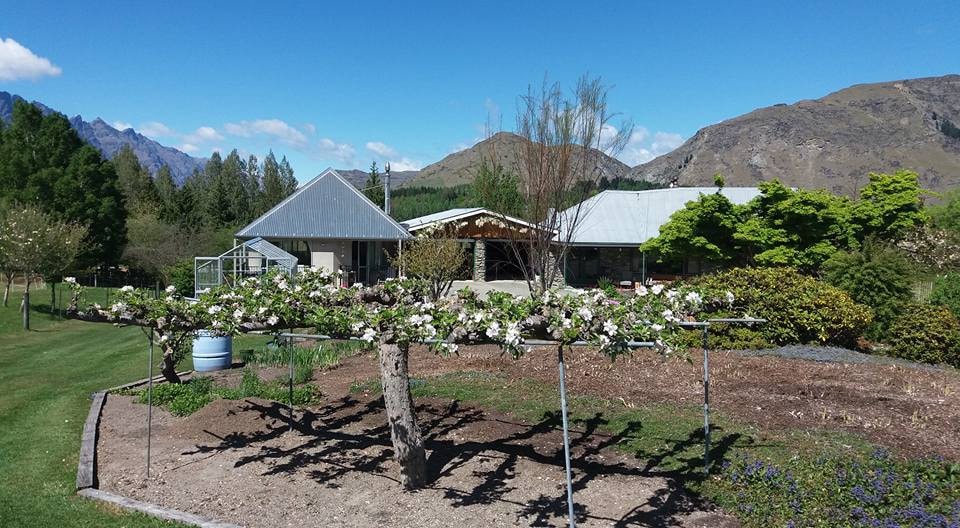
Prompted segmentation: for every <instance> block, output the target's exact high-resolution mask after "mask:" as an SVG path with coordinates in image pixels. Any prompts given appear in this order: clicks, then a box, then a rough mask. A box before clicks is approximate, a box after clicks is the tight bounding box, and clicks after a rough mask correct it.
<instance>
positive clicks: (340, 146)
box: [316, 138, 357, 164]
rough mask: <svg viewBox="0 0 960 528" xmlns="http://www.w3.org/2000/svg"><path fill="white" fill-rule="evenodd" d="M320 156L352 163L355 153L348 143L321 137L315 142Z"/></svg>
mask: <svg viewBox="0 0 960 528" xmlns="http://www.w3.org/2000/svg"><path fill="white" fill-rule="evenodd" d="M316 153H317V154H318V155H319V156H320V157H323V158H326V159H334V160H337V161H338V162H340V163H344V164H352V163H353V159H354V155H355V154H356V153H357V151H356V149H354V148H353V145H350V144H349V143H337V142H336V141H334V140H332V139H330V138H322V139H320V141H319V142H318V143H317V152H316Z"/></svg>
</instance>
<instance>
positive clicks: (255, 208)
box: [243, 154, 266, 223]
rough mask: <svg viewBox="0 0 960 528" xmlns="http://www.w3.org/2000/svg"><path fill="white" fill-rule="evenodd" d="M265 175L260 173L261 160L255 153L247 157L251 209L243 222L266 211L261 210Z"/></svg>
mask: <svg viewBox="0 0 960 528" xmlns="http://www.w3.org/2000/svg"><path fill="white" fill-rule="evenodd" d="M262 180H263V177H262V175H261V173H260V161H259V160H258V159H257V157H256V156H254V155H253V154H251V155H250V158H248V159H247V177H246V183H247V203H249V204H250V209H249V210H248V211H247V214H246V216H245V217H244V218H243V222H244V223H247V222H250V221H252V220H253V219H254V218H256V217H258V216H260V215H261V214H263V213H264V212H266V211H262V210H260V204H261V203H263V189H262V187H261V184H262Z"/></svg>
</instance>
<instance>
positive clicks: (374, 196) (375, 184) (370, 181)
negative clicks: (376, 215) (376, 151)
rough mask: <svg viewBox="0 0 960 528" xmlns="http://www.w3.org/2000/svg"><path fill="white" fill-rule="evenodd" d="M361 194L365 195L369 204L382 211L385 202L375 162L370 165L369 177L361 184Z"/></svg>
mask: <svg viewBox="0 0 960 528" xmlns="http://www.w3.org/2000/svg"><path fill="white" fill-rule="evenodd" d="M363 194H365V195H366V196H367V198H370V201H371V202H373V203H375V204H377V205H378V206H379V207H380V208H381V209H383V204H384V200H385V198H384V190H383V182H382V181H381V180H380V171H379V170H378V169H377V162H376V161H374V162H373V163H371V164H370V176H368V177H367V181H366V183H364V184H363Z"/></svg>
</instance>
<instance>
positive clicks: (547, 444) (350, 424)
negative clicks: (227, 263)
mask: <svg viewBox="0 0 960 528" xmlns="http://www.w3.org/2000/svg"><path fill="white" fill-rule="evenodd" d="M242 411H245V412H254V413H258V414H259V418H260V419H261V420H262V422H263V423H265V424H274V425H272V426H267V427H266V428H264V429H262V430H260V431H257V432H252V433H231V434H228V435H226V436H218V435H214V434H213V433H211V432H209V431H207V434H208V435H210V437H211V440H213V442H212V443H209V444H198V445H197V446H196V448H195V450H193V451H190V452H187V453H183V454H184V455H194V454H211V455H213V454H217V453H220V452H226V451H230V450H235V449H239V448H249V447H254V448H256V447H257V446H260V448H259V450H258V451H257V452H256V453H255V454H248V455H245V456H241V457H240V458H239V459H238V460H237V462H236V466H237V467H239V466H244V465H247V464H251V463H264V464H265V465H266V466H267V467H268V468H269V469H268V470H267V471H265V472H264V474H265V475H277V474H294V473H301V474H304V475H307V476H309V478H311V479H313V480H314V481H316V482H318V483H320V484H322V485H325V486H328V487H331V488H337V487H339V486H340V484H339V483H340V482H341V480H342V479H345V478H350V476H351V474H355V473H357V472H362V473H364V474H368V475H376V476H377V477H380V478H384V479H389V480H393V481H396V479H395V478H394V474H395V466H393V465H392V460H391V457H392V455H393V453H392V449H391V444H390V435H389V431H388V430H387V426H386V423H385V419H384V416H383V406H382V401H381V400H379V399H369V400H361V399H358V398H355V397H353V396H347V397H344V398H342V399H340V400H335V401H333V402H331V403H329V404H328V405H325V406H323V407H321V408H317V409H312V410H305V411H303V412H298V413H297V415H296V417H295V421H294V422H293V424H292V427H293V429H294V430H295V431H296V433H298V436H297V437H296V438H297V441H296V442H295V445H292V446H289V445H285V446H284V447H276V446H275V445H270V444H275V443H276V442H272V441H273V440H276V439H278V438H280V437H282V436H283V435H284V434H286V433H287V432H288V431H289V428H290V425H289V423H288V420H289V418H288V416H289V414H288V412H289V411H288V410H287V407H286V406H284V405H282V404H278V403H272V404H265V403H258V402H254V401H246V402H244V406H243V407H242ZM417 414H418V420H419V424H420V427H421V430H422V432H423V435H424V442H425V447H426V449H427V455H428V459H427V469H428V474H429V484H428V487H430V488H432V489H435V490H439V491H441V492H442V493H443V497H444V498H445V500H448V501H450V503H451V505H452V506H455V507H456V506H470V505H484V504H492V503H495V502H498V503H509V504H511V505H512V506H513V507H515V511H516V515H517V518H518V519H520V518H523V519H524V520H525V522H529V523H530V525H531V526H548V525H550V523H551V520H553V521H554V522H555V519H557V518H564V517H566V515H567V501H566V494H565V491H564V489H563V488H562V486H561V487H560V488H559V489H558V490H557V493H556V495H555V496H546V495H540V496H538V497H534V498H531V499H530V500H528V501H526V502H518V501H516V500H515V499H512V498H509V497H507V495H508V494H509V493H510V492H511V491H513V490H514V488H513V487H512V486H511V481H512V478H513V476H514V475H515V473H516V471H517V464H518V461H519V460H520V459H528V460H530V461H532V462H535V463H537V464H540V465H542V466H544V467H546V468H547V469H548V470H549V471H550V473H551V474H553V473H554V471H555V474H556V475H562V474H563V468H564V462H563V447H562V436H561V432H560V427H561V420H560V415H559V413H549V414H547V415H545V416H543V418H542V419H541V420H540V421H538V422H536V423H533V424H528V423H520V422H517V421H515V420H512V419H510V418H508V417H506V416H503V415H499V416H497V415H491V414H488V413H486V412H484V411H481V410H478V409H476V408H471V407H465V406H462V405H460V404H459V402H456V401H454V402H452V403H449V404H436V403H421V404H420V405H418V406H417ZM574 425H575V427H573V428H572V429H571V449H572V453H573V456H572V468H573V489H574V496H575V497H576V494H577V492H578V491H581V490H583V489H585V488H586V486H587V485H588V484H589V483H590V482H592V481H593V480H594V479H597V478H605V477H609V476H614V475H622V476H627V477H638V478H650V477H659V478H661V479H663V480H662V482H664V483H665V485H662V486H660V487H659V488H658V489H657V490H656V491H655V492H654V493H653V494H652V495H651V494H647V495H646V496H644V497H638V500H637V504H635V505H633V504H631V505H630V506H631V508H630V511H629V512H628V513H627V514H626V515H623V516H621V517H619V518H610V517H606V516H604V515H603V512H592V511H589V510H588V508H586V507H584V506H582V505H577V507H576V516H577V518H578V521H579V522H584V521H586V520H588V519H589V520H592V521H595V522H596V521H601V522H603V523H604V524H609V525H613V526H628V525H637V524H640V525H644V526H652V527H661V526H662V527H666V526H678V525H679V523H678V522H677V521H676V517H677V516H678V515H682V514H684V513H689V512H694V511H703V510H709V509H710V508H709V506H708V505H706V504H704V503H702V501H700V500H698V499H697V498H695V497H691V496H690V495H689V494H688V493H686V492H685V491H684V487H685V486H686V485H690V484H695V483H696V482H697V481H699V480H700V479H702V478H703V476H704V474H703V470H702V468H703V466H702V463H703V460H702V458H701V457H702V451H701V450H698V449H697V447H698V446H701V445H703V434H702V431H697V432H694V433H691V434H690V435H689V436H688V437H687V438H684V439H682V440H680V441H669V440H665V443H666V449H661V450H659V451H658V452H657V453H646V452H642V451H638V452H634V453H632V455H633V456H632V457H630V456H624V455H623V453H622V451H617V452H615V451H614V450H613V447H614V446H616V445H617V444H619V443H621V442H623V441H625V440H627V439H629V438H630V437H631V436H633V435H639V434H642V430H643V424H642V423H640V422H631V423H629V424H627V426H626V427H624V428H623V429H622V430H621V432H620V433H619V434H616V435H611V434H608V433H606V432H604V429H603V427H604V426H605V425H607V420H606V419H605V418H604V416H603V415H602V414H600V413H597V414H595V415H594V416H592V417H590V418H588V419H585V420H579V421H577V422H576V423H575V424H574ZM739 439H740V435H738V434H723V432H722V431H719V430H715V431H714V435H713V447H712V449H711V459H712V460H714V461H716V462H718V463H719V462H721V461H723V460H724V459H725V458H726V456H727V453H728V452H729V450H730V448H731V447H732V446H733V445H734V444H735V443H736V442H737V441H738V440H739ZM287 444H289V442H288V443H287ZM691 453H697V454H691ZM476 457H486V458H487V459H493V460H495V461H496V463H495V464H494V465H493V468H492V469H490V470H488V471H483V472H476V471H475V472H474V473H473V476H474V477H475V480H474V481H476V480H479V484H477V485H472V486H467V487H464V486H457V485H453V484H451V483H450V482H449V479H447V478H445V477H448V476H450V475H451V474H452V473H453V472H454V471H456V470H457V469H458V468H460V467H462V466H464V465H466V464H468V463H469V462H470V461H471V460H473V459H474V458H476ZM665 460H670V461H671V464H670V466H671V469H668V470H665V469H662V468H661V465H662V463H663V462H664V461H665ZM397 485H398V486H399V482H398V483H397ZM623 492H624V494H629V493H630V490H629V489H625V490H623ZM626 500H630V499H629V497H627V498H626ZM574 502H576V500H575V501H574Z"/></svg>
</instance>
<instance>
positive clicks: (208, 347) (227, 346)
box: [193, 330, 233, 372]
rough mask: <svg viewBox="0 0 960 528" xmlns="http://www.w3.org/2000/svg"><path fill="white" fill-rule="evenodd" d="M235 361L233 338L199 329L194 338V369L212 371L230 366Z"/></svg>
mask: <svg viewBox="0 0 960 528" xmlns="http://www.w3.org/2000/svg"><path fill="white" fill-rule="evenodd" d="M232 363H233V338H232V337H230V336H226V337H221V336H215V335H213V334H212V333H211V332H209V331H207V330H199V331H198V332H197V336H196V337H195V338H193V370H196V371H197V372H210V371H213V370H223V369H228V368H230V365H231V364H232Z"/></svg>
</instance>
